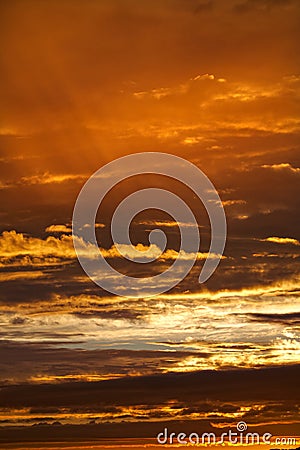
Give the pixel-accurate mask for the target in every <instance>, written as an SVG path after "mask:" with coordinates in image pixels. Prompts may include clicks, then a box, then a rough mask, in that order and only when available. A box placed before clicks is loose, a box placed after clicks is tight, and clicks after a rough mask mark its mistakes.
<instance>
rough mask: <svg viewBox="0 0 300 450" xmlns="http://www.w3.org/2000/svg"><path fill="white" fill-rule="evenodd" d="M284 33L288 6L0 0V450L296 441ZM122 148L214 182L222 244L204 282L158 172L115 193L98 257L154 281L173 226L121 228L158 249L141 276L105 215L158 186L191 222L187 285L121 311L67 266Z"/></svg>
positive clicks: (299, 315) (298, 403) (293, 135)
mask: <svg viewBox="0 0 300 450" xmlns="http://www.w3.org/2000/svg"><path fill="white" fill-rule="evenodd" d="M299 19H300V4H299V1H297V0H207V1H206V0H151V1H150V0H143V1H141V0H85V1H83V0H81V1H80V0H43V1H38V0H35V1H33V0H2V2H1V5H0V22H1V23H0V36H1V47H2V48H1V56H0V65H1V76H0V77H1V80H0V81H1V82H0V95H1V100H0V110H1V125H0V152H1V153H0V174H1V177H0V202H1V211H0V228H1V229H0V233H1V234H0V282H1V292H0V323H1V328H0V339H1V340H0V377H1V386H0V448H5V449H8V448H27V449H30V448H44V447H42V444H41V446H40V447H37V444H34V443H33V442H36V441H42V442H44V445H45V446H46V444H47V445H49V446H50V444H49V442H52V441H57V442H60V444H57V445H56V447H55V448H64V445H65V443H66V442H69V443H71V444H72V445H74V448H75V446H76V445H77V446H79V445H80V446H81V448H90V447H89V445H93V444H95V443H97V442H100V441H98V439H100V438H101V439H103V446H102V444H101V445H100V444H99V446H98V447H95V448H99V449H100V448H101V449H102V448H106V447H105V446H108V447H109V448H121V447H120V445H125V443H126V445H128V447H130V448H141V447H139V445H145V446H148V445H149V446H150V443H151V442H152V441H151V439H155V436H156V435H157V433H158V432H160V431H162V430H163V428H164V427H165V426H167V425H168V427H169V428H170V429H172V430H175V431H176V430H178V432H179V431H183V432H185V431H189V432H190V431H191V430H192V431H198V432H199V433H200V432H211V431H214V432H216V433H219V434H220V433H222V430H226V429H228V427H230V426H234V425H235V424H236V423H237V422H238V421H240V420H243V421H245V422H246V423H247V424H248V427H249V428H250V430H252V431H258V432H266V431H268V432H270V433H272V434H274V435H283V436H290V435H295V436H300V419H299V409H300V398H299V397H300V396H299V378H300V336H299V330H300V302H299V292H300V276H299V267H300V230H299V206H300V195H299V192H300V153H299V150H300V149H299V136H300V127H299V125H300V115H299V113H300V111H299V110H300V108H299V87H300V58H299V41H300V31H299V30H300V28H299ZM138 152H165V153H170V154H174V155H177V156H181V157H182V158H185V159H187V160H189V161H191V162H192V163H194V164H195V165H196V166H198V167H199V168H200V169H201V170H202V171H203V172H204V173H205V174H206V175H207V176H208V177H209V178H210V180H211V181H212V182H213V184H214V186H215V187H216V189H217V191H218V193H219V195H220V198H221V200H222V202H223V206H224V208H225V212H226V216H227V225H228V236H227V244H226V248H225V251H224V256H223V258H222V260H221V263H220V265H219V267H218V269H217V270H216V272H215V273H214V275H213V276H212V277H211V278H210V279H209V280H208V281H207V282H206V283H204V284H199V283H198V276H199V271H200V269H201V266H202V265H203V262H204V260H205V258H206V256H207V252H208V248H209V242H210V226H209V221H208V218H207V216H206V213H205V210H204V208H203V206H202V205H201V204H200V202H199V201H198V199H195V198H194V196H193V195H192V194H191V191H190V190H188V189H187V188H186V187H184V186H182V185H180V184H178V183H173V182H171V181H170V180H169V179H166V178H163V177H152V176H136V177H135V178H134V179H131V180H127V181H124V182H123V183H120V185H118V186H116V187H115V188H114V189H113V190H112V192H111V193H110V194H109V196H108V197H109V198H107V199H105V201H104V202H103V205H102V206H101V208H102V209H101V208H100V210H99V213H98V216H97V227H96V232H97V238H98V242H99V246H100V247H101V248H102V251H103V253H104V254H105V255H106V257H107V259H108V261H109V262H110V264H112V265H113V266H114V267H116V268H118V269H119V270H120V271H121V272H122V273H127V274H133V275H135V276H137V277H142V276H151V275H153V274H156V273H160V272H161V271H163V270H165V269H166V267H168V266H170V265H171V264H172V263H173V262H174V259H175V258H176V255H178V253H177V252H178V242H179V228H178V225H177V224H176V223H175V222H174V221H172V219H171V217H170V216H169V215H167V214H164V213H162V212H159V211H157V210H149V211H146V212H143V213H141V214H140V215H138V216H137V217H136V218H135V220H134V221H133V223H132V227H131V235H132V240H133V243H134V245H138V244H142V245H143V246H145V248H147V247H148V246H149V240H148V236H149V232H150V231H151V230H153V229H156V228H161V229H162V230H163V231H165V233H166V235H167V236H168V252H167V253H166V254H165V255H164V257H162V258H160V259H158V260H157V261H156V262H151V263H148V264H140V263H139V262H138V261H136V262H128V261H126V259H124V258H121V257H120V255H118V253H117V252H116V251H115V247H114V246H113V242H112V240H111V237H110V220H111V217H112V213H113V211H114V209H115V208H116V206H117V205H118V203H119V202H120V201H121V200H122V199H124V198H125V197H126V196H127V195H129V194H130V193H132V192H135V191H136V190H138V189H142V188H145V187H149V186H150V187H153V185H154V186H155V187H163V188H167V189H171V190H172V191H174V192H176V193H177V195H179V196H180V197H181V198H182V199H183V200H184V201H185V202H186V203H187V204H188V205H189V206H190V207H191V209H192V210H193V211H194V214H195V216H196V218H197V221H198V223H199V230H200V234H201V246H200V248H199V255H198V258H197V262H196V264H195V266H194V267H193V269H192V270H191V272H190V274H189V275H188V276H187V277H186V278H185V279H184V280H183V281H182V282H181V283H179V284H178V286H176V287H175V288H173V289H172V290H170V291H168V292H165V293H164V294H161V295H159V296H156V297H150V298H149V297H143V296H142V295H141V296H140V297H138V298H129V297H128V298H127V297H124V296H123V297H118V296H115V295H113V294H110V293H108V292H106V291H105V290H103V289H101V288H100V287H99V286H97V285H96V284H94V283H93V282H92V281H91V280H90V279H89V278H88V276H87V275H86V274H85V272H84V271H83V270H82V268H81V266H80V265H79V263H78V260H77V257H76V254H75V250H74V247H73V239H72V212H73V208H74V204H75V201H76V198H77V196H78V194H79V192H80V190H81V188H82V186H83V185H84V183H85V181H86V180H87V179H88V178H89V177H90V176H91V175H92V174H93V173H94V172H95V171H96V170H98V169H99V168H101V167H102V166H103V165H105V164H106V163H108V162H110V161H113V160H115V159H116V158H118V157H121V156H125V155H129V154H132V153H138ZM157 161H158V163H159V159H158V160H157ZM181 225H182V226H186V227H188V226H189V224H181ZM141 266H142V267H141ZM145 274H146V275H145ZM8 442H9V443H10V444H8ZM18 442H19V443H18ZM24 442H31V444H24ZM84 442H86V444H84ZM87 442H89V444H88V443H87ZM101 442H102V441H101ZM71 444H70V445H71ZM299 444H300V440H299ZM51 445H52V444H51ZM53 445H54V444H53ZM47 448H48V447H47ZM49 448H50V447H49ZM51 448H52V447H51ZM53 448H54V447H53ZM70 448H71V447H70ZM72 448H73V447H72Z"/></svg>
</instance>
